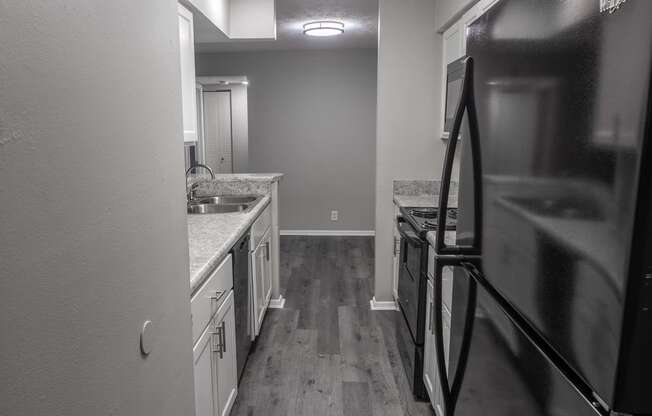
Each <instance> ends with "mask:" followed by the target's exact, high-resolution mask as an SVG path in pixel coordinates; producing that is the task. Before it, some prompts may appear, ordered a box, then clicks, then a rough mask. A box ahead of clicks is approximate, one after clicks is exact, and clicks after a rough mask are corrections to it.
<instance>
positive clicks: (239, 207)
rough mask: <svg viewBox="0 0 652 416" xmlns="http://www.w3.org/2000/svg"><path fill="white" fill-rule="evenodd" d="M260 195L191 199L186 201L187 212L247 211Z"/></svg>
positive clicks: (224, 212) (219, 212) (225, 212)
mask: <svg viewBox="0 0 652 416" xmlns="http://www.w3.org/2000/svg"><path fill="white" fill-rule="evenodd" d="M261 198H262V196H253V195H226V196H211V197H203V198H197V199H193V200H191V201H190V202H188V214H227V213H234V212H243V213H244V212H247V211H249V210H250V209H251V208H253V206H254V205H256V204H257V203H258V201H259V200H260V199H261Z"/></svg>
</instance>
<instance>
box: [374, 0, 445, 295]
mask: <svg viewBox="0 0 652 416" xmlns="http://www.w3.org/2000/svg"><path fill="white" fill-rule="evenodd" d="M379 8H380V9H379V14H380V16H379V28H380V29H379V31H380V33H379V43H378V116H377V120H378V124H377V126H378V127H377V141H376V260H375V261H376V268H375V270H376V279H375V290H374V292H375V293H374V295H375V297H376V300H378V301H389V300H392V276H391V271H392V248H393V235H392V227H393V201H392V196H393V195H392V182H393V180H394V179H437V178H440V177H441V169H442V165H443V159H444V152H445V149H446V144H445V143H444V142H443V141H442V140H441V139H440V137H439V132H440V123H439V114H440V108H439V107H440V94H441V70H442V65H441V59H442V57H441V36H440V35H439V34H437V33H436V28H435V25H434V21H435V4H434V2H433V1H431V0H404V1H401V2H396V1H394V0H380V1H379Z"/></svg>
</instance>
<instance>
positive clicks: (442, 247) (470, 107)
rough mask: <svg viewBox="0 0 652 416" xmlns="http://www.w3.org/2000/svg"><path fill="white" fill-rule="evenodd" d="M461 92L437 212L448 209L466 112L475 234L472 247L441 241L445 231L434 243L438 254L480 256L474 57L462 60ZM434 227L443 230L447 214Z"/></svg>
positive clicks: (479, 166)
mask: <svg viewBox="0 0 652 416" xmlns="http://www.w3.org/2000/svg"><path fill="white" fill-rule="evenodd" d="M461 90H462V92H461V93H460V98H459V101H458V103H457V107H456V109H455V118H454V121H453V129H452V131H451V133H450V135H449V138H448V145H447V146H446V157H445V159H444V167H443V171H442V175H441V187H440V191H439V211H440V212H446V209H447V208H448V196H449V194H450V181H451V175H452V173H453V162H454V160H455V149H456V147H457V141H458V140H459V133H460V128H461V127H462V119H463V117H464V113H465V111H466V114H467V117H468V121H469V132H470V137H469V141H470V144H471V156H472V161H473V193H474V198H473V199H474V214H475V215H474V237H473V243H472V245H471V246H448V245H446V243H445V242H444V234H445V232H438V233H437V239H436V244H435V252H436V253H437V254H453V255H460V254H464V255H479V254H480V249H481V242H482V183H481V181H482V166H481V157H480V138H479V133H478V118H477V114H476V109H475V96H474V93H473V58H471V57H467V58H465V59H464V78H462V88H461ZM437 229H438V230H445V229H446V215H440V216H439V218H438V219H437Z"/></svg>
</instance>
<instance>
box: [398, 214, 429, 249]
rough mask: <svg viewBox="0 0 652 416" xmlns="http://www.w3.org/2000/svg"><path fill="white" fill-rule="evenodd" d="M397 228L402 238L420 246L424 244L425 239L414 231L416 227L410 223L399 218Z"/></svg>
mask: <svg viewBox="0 0 652 416" xmlns="http://www.w3.org/2000/svg"><path fill="white" fill-rule="evenodd" d="M396 229H398V233H399V234H400V235H401V238H404V239H405V240H407V242H409V243H410V244H411V245H413V246H418V245H422V244H423V240H421V239H420V238H419V236H418V235H417V233H415V232H414V229H413V228H412V227H411V226H410V225H409V224H408V223H406V222H404V221H402V220H400V219H398V218H397V219H396Z"/></svg>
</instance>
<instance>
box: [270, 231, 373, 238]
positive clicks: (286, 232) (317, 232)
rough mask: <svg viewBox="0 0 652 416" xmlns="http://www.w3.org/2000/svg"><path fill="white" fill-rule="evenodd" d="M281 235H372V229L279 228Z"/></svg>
mask: <svg viewBox="0 0 652 416" xmlns="http://www.w3.org/2000/svg"><path fill="white" fill-rule="evenodd" d="M280 234H281V235H304V236H351V237H373V236H375V235H376V232H375V231H374V230H281V231H280Z"/></svg>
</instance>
